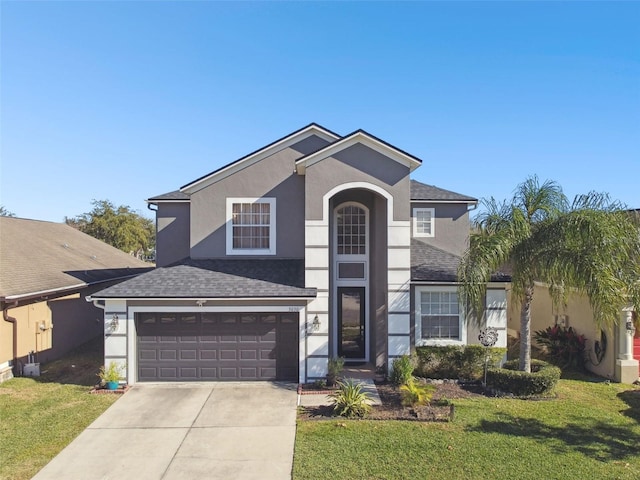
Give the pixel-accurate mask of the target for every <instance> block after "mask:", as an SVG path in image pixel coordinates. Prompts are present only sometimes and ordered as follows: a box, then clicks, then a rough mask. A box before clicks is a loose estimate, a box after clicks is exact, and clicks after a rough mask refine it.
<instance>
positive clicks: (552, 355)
mask: <svg viewBox="0 0 640 480" xmlns="http://www.w3.org/2000/svg"><path fill="white" fill-rule="evenodd" d="M534 338H535V340H536V342H538V344H539V345H541V346H542V347H544V348H545V350H546V352H547V354H548V357H549V360H550V361H552V362H553V363H555V364H557V365H559V366H560V367H562V368H573V369H577V370H584V361H585V353H584V352H585V347H586V343H587V340H586V338H585V336H584V335H580V334H578V333H577V332H576V331H575V330H574V329H573V328H572V327H568V328H567V327H561V326H558V325H554V326H553V327H547V328H546V329H545V330H539V331H537V332H535V333H534Z"/></svg>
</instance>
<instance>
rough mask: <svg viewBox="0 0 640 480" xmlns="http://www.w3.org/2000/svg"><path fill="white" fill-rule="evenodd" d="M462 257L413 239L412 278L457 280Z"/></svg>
mask: <svg viewBox="0 0 640 480" xmlns="http://www.w3.org/2000/svg"><path fill="white" fill-rule="evenodd" d="M459 264H460V257H458V256H457V255H454V254H453V253H449V252H445V251H444V250H441V249H439V248H436V247H434V246H432V245H428V244H426V243H424V242H421V241H420V240H417V239H415V238H413V239H411V280H414V281H423V282H456V281H457V280H458V265H459Z"/></svg>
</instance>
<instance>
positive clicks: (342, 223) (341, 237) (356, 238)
mask: <svg viewBox="0 0 640 480" xmlns="http://www.w3.org/2000/svg"><path fill="white" fill-rule="evenodd" d="M336 253H337V254H338V255H366V254H367V211H366V210H365V209H364V208H361V207H359V206H358V205H354V204H346V205H344V206H340V207H338V209H337V210H336Z"/></svg>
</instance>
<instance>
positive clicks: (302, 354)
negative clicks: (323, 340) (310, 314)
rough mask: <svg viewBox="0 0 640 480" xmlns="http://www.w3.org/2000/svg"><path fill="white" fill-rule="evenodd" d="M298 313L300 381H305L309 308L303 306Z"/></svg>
mask: <svg viewBox="0 0 640 480" xmlns="http://www.w3.org/2000/svg"><path fill="white" fill-rule="evenodd" d="M298 315H299V316H298V383H305V382H306V381H307V368H306V367H307V362H306V360H307V344H306V338H307V309H306V308H304V307H303V308H302V309H301V310H300V312H299V314H298Z"/></svg>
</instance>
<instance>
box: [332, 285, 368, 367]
mask: <svg viewBox="0 0 640 480" xmlns="http://www.w3.org/2000/svg"><path fill="white" fill-rule="evenodd" d="M338 355H339V356H341V357H344V358H345V359H350V360H364V359H365V289H364V287H338Z"/></svg>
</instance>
